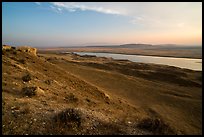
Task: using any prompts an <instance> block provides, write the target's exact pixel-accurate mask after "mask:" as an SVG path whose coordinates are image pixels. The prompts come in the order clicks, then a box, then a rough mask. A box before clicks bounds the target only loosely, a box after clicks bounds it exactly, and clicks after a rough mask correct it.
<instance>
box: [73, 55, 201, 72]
mask: <svg viewBox="0 0 204 137" xmlns="http://www.w3.org/2000/svg"><path fill="white" fill-rule="evenodd" d="M74 53H76V54H78V55H95V56H97V57H111V58H113V59H127V60H130V61H132V62H141V63H154V64H163V65H169V66H175V67H180V68H187V69H191V70H199V71H202V59H191V58H174V57H157V56H143V55H126V54H114V53H92V52H74Z"/></svg>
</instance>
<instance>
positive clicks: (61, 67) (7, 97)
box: [2, 48, 202, 135]
mask: <svg viewBox="0 0 204 137" xmlns="http://www.w3.org/2000/svg"><path fill="white" fill-rule="evenodd" d="M2 129H3V130H2V132H3V134H4V135H16V134H23V135H26V134H28V135H30V134H35V135H41V134H42V135H51V134H52V135H58V134H63V135H69V134H87V135H89V134H97V135H112V134H134V135H148V134H150V135H152V134H202V72H199V71H191V70H187V69H180V68H176V67H169V66H163V65H152V64H151V65H150V64H142V63H133V62H129V61H122V60H121V61H119V60H113V59H111V58H98V57H90V56H78V55H75V54H56V53H53V54H51V53H47V54H46V53H43V54H42V53H41V54H39V53H37V55H35V54H32V53H29V52H25V51H21V50H17V49H15V48H13V49H7V50H3V51H2Z"/></svg>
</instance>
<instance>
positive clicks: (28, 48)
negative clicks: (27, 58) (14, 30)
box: [18, 46, 37, 56]
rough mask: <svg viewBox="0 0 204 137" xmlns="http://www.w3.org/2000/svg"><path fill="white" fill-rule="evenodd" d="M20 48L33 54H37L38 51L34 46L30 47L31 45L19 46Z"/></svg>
mask: <svg viewBox="0 0 204 137" xmlns="http://www.w3.org/2000/svg"><path fill="white" fill-rule="evenodd" d="M18 50H19V51H22V52H27V53H31V54H32V55H35V56H36V53H37V49H36V48H32V47H29V46H21V47H18Z"/></svg>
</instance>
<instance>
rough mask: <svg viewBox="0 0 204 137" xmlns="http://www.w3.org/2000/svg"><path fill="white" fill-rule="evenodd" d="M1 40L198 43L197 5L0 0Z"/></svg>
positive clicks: (199, 18)
mask: <svg viewBox="0 0 204 137" xmlns="http://www.w3.org/2000/svg"><path fill="white" fill-rule="evenodd" d="M2 43H3V44H9V45H14V46H19V45H29V46H33V47H66V46H92V45H117V44H128V43H145V44H179V45H202V3H201V2H169V3H168V2H3V3H2Z"/></svg>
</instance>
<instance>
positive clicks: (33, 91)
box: [22, 87, 37, 97]
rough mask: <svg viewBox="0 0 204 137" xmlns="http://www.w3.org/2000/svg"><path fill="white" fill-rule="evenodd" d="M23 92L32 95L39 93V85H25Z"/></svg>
mask: <svg viewBox="0 0 204 137" xmlns="http://www.w3.org/2000/svg"><path fill="white" fill-rule="evenodd" d="M22 92H23V94H24V95H25V96H28V97H32V96H35V95H36V94H37V87H24V88H23V89H22Z"/></svg>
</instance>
